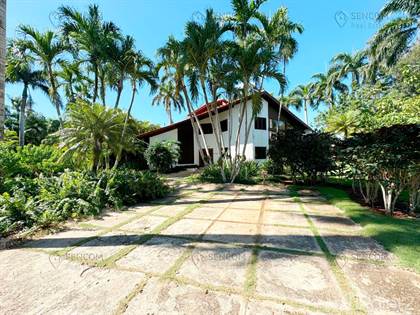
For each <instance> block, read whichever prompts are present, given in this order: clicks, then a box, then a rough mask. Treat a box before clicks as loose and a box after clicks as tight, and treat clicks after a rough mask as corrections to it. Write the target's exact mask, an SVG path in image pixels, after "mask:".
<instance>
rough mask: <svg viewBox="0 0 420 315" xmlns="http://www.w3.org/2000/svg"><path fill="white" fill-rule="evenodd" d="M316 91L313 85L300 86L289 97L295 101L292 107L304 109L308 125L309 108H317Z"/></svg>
mask: <svg viewBox="0 0 420 315" xmlns="http://www.w3.org/2000/svg"><path fill="white" fill-rule="evenodd" d="M314 91H315V89H314V85H313V83H309V84H307V85H302V84H301V85H298V86H297V87H296V88H294V89H293V90H292V91H291V92H290V93H289V96H290V97H291V99H292V100H293V101H294V103H292V104H291V105H292V106H294V107H295V108H296V109H298V110H300V109H301V108H303V111H304V113H305V123H306V124H308V123H309V121H308V107H311V108H315V107H316V106H317V104H316V101H315V95H314Z"/></svg>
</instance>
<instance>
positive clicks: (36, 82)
mask: <svg viewBox="0 0 420 315" xmlns="http://www.w3.org/2000/svg"><path fill="white" fill-rule="evenodd" d="M6 81H7V82H10V83H20V84H23V90H22V97H21V103H20V109H19V145H20V146H23V145H24V144H25V118H26V110H27V101H28V96H29V89H39V90H41V91H43V92H44V93H46V94H47V95H48V94H49V89H48V86H47V80H46V79H45V76H44V73H43V72H42V71H40V70H34V69H33V58H32V57H30V56H28V55H27V54H26V53H25V49H24V50H22V47H21V46H20V47H19V46H16V43H15V42H11V43H10V45H9V47H8V50H7V65H6Z"/></svg>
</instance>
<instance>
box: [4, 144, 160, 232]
mask: <svg viewBox="0 0 420 315" xmlns="http://www.w3.org/2000/svg"><path fill="white" fill-rule="evenodd" d="M62 153H63V152H62V150H60V149H58V148H56V147H54V146H51V145H40V146H34V145H26V146H24V147H19V146H17V145H16V143H8V142H2V143H0V235H7V234H9V233H13V232H17V231H20V230H24V229H28V228H31V227H39V226H48V225H51V224H55V223H57V222H60V221H62V220H65V219H67V218H78V217H80V216H84V215H96V214H99V213H100V212H101V210H102V209H103V208H104V207H106V206H109V207H117V208H120V207H122V206H126V205H127V206H128V205H133V204H135V203H139V202H141V201H146V200H151V199H155V198H159V197H162V196H164V195H165V194H166V193H167V192H168V187H167V186H166V185H165V184H164V182H163V181H162V179H160V178H159V177H158V176H157V175H156V174H153V173H150V172H147V171H146V172H142V171H136V170H131V169H125V168H117V169H113V170H108V171H100V172H97V173H93V172H90V171H87V170H83V169H82V170H74V169H75V168H74V165H73V164H72V163H70V162H69V161H68V160H65V159H61V158H60V157H61V156H62Z"/></svg>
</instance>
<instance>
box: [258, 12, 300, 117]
mask: <svg viewBox="0 0 420 315" xmlns="http://www.w3.org/2000/svg"><path fill="white" fill-rule="evenodd" d="M257 18H258V19H259V20H260V22H261V24H262V25H263V32H262V36H263V38H264V39H265V41H266V42H267V43H268V44H269V45H270V46H272V47H273V49H274V50H275V51H276V52H277V54H278V58H280V59H281V61H282V66H283V75H284V77H286V66H287V64H288V63H289V61H290V59H292V58H293V56H294V55H295V54H296V53H297V50H298V44H297V41H296V39H295V38H294V37H293V34H294V33H299V34H302V32H303V26H302V25H301V24H299V23H295V22H293V21H291V20H290V19H289V17H288V12H287V8H284V7H281V8H279V9H278V10H277V11H276V12H275V13H274V15H273V16H272V17H271V18H268V17H267V16H265V15H264V14H259V15H258V16H257ZM284 90H285V89H284V88H283V89H282V90H281V97H280V108H279V113H278V117H277V120H278V121H280V118H281V112H282V106H283V102H282V101H283V96H284Z"/></svg>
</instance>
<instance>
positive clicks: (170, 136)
mask: <svg viewBox="0 0 420 315" xmlns="http://www.w3.org/2000/svg"><path fill="white" fill-rule="evenodd" d="M164 140H172V141H178V129H173V130H169V131H167V132H164V133H161V134H159V135H156V136H152V137H150V143H151V144H152V143H155V142H160V141H164Z"/></svg>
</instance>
